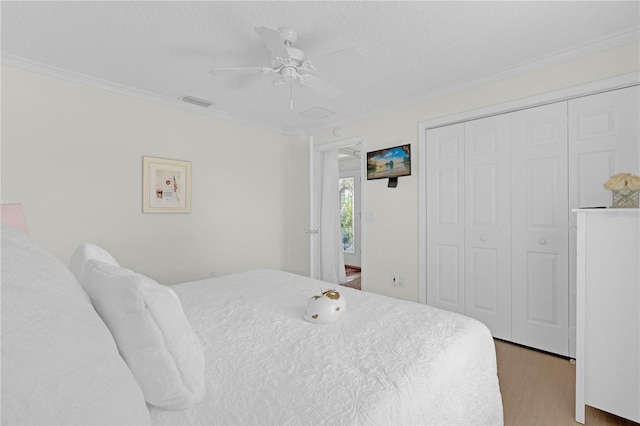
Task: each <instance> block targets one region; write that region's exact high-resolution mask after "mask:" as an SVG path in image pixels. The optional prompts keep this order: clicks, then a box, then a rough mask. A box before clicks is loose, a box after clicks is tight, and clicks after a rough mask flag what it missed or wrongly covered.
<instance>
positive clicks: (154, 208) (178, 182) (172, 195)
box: [142, 157, 191, 213]
mask: <svg viewBox="0 0 640 426" xmlns="http://www.w3.org/2000/svg"><path fill="white" fill-rule="evenodd" d="M142 213H191V162H190V161H181V160H169V159H167V158H157V157H142Z"/></svg>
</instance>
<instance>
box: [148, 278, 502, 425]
mask: <svg viewBox="0 0 640 426" xmlns="http://www.w3.org/2000/svg"><path fill="white" fill-rule="evenodd" d="M330 287H331V285H330V284H327V283H322V282H320V281H315V280H312V279H309V278H305V277H302V276H298V275H293V274H289V273H284V272H279V271H272V270H262V271H251V272H245V273H241V274H234V275H229V276H225V277H220V278H213V279H210V280H204V281H198V282H192V283H185V284H179V285H176V286H173V288H174V289H175V291H176V292H177V294H178V296H179V297H180V299H181V301H182V303H183V307H184V311H185V313H186V315H187V318H188V319H189V321H190V322H191V324H192V325H193V328H194V330H195V332H196V333H197V334H198V336H199V338H200V340H201V342H202V345H203V349H204V351H205V356H206V372H205V374H206V386H207V390H206V396H205V398H204V400H203V401H202V402H201V403H199V404H197V405H196V406H194V407H192V408H190V409H187V410H183V411H168V410H162V409H157V408H154V407H149V409H150V412H151V422H152V424H296V425H301V424H438V425H441V424H502V422H503V417H502V401H501V396H500V389H499V386H498V378H497V373H496V358H495V349H494V344H493V340H492V338H491V334H490V332H489V330H488V329H487V328H486V327H485V326H484V325H482V324H481V323H480V322H478V321H476V320H473V319H470V318H467V317H464V316H461V315H458V314H454V313H450V312H445V311H442V310H438V309H435V308H431V307H428V306H425V305H421V304H418V303H412V302H406V301H400V300H396V299H392V298H388V297H383V296H379V295H375V294H371V293H367V292H360V291H358V290H353V289H350V288H343V287H340V288H339V290H340V292H341V293H342V294H343V296H344V297H345V298H346V301H347V312H346V313H345V314H344V315H343V316H342V318H340V320H338V321H337V322H335V323H332V324H326V325H318V324H311V323H308V322H306V321H304V320H303V318H302V316H303V313H304V309H305V307H306V304H307V301H308V299H309V298H310V297H311V296H313V295H315V294H319V293H320V291H321V290H323V289H327V288H330Z"/></svg>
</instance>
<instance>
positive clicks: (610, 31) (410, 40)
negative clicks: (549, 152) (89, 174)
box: [1, 1, 640, 130]
mask: <svg viewBox="0 0 640 426" xmlns="http://www.w3.org/2000/svg"><path fill="white" fill-rule="evenodd" d="M639 5H640V2H638V1H624V2H616V1H602V2H599V1H587V2H578V1H566V2H538V1H535V2H519V1H518V2H515V1H499V2H444V1H442V2H437V1H428V2H419V1H418V2H415V1H414V2H405V1H397V2H370V1H353V2H352V1H340V2H335V1H330V2H329V1H302V2H286V1H262V2H243V1H228V2H214V1H193V2H192V1H170V2H155V1H154V2H152V1H149V2H116V1H106V2H100V1H90V2H83V1H72V2H60V1H47V2H27V1H16V2H12V1H2V3H1V15H2V55H3V62H5V63H11V64H16V63H21V61H22V62H24V63H30V64H31V65H33V64H34V63H36V64H42V65H46V66H48V67H54V68H57V69H61V70H65V71H69V72H70V74H73V75H76V76H77V75H82V76H87V77H89V78H90V79H95V80H96V81H98V80H103V81H106V82H109V83H113V84H114V86H115V87H119V88H120V89H122V88H130V89H131V90H132V92H136V93H148V94H151V95H152V96H157V97H158V99H164V100H166V101H169V102H178V101H177V99H178V98H179V97H181V96H184V95H189V96H194V97H197V98H202V99H208V100H211V101H213V102H214V105H212V106H211V107H209V108H208V110H210V111H212V112H214V113H220V114H223V115H225V116H233V117H238V118H241V119H243V120H248V121H251V122H255V123H259V124H261V125H267V126H270V127H274V128H278V129H283V130H298V129H305V130H312V129H316V128H320V127H324V126H328V125H332V124H335V123H340V122H343V121H346V120H349V119H351V118H353V117H356V116H360V115H362V114H366V113H369V112H372V111H375V110H379V109H383V108H388V107H391V106H394V105H398V104H403V103H407V102H411V101H412V100H416V99H419V98H421V97H426V96H428V95H430V94H433V93H436V92H439V91H442V90H445V89H448V88H452V87H455V86H458V85H462V84H465V83H468V82H472V81H475V80H478V79H480V78H484V77H490V76H492V75H495V74H497V73H504V72H507V71H508V70H513V69H514V68H519V67H524V66H526V65H528V64H531V63H533V62H536V61H541V60H546V59H548V58H549V57H553V56H556V55H561V54H564V53H566V52H568V51H572V50H574V49H580V48H585V47H587V46H589V45H593V44H594V43H599V44H600V45H604V44H606V42H607V41H609V42H610V41H611V40H624V41H630V40H632V39H636V40H637V38H638V32H639V20H640V18H639V16H640V10H639ZM258 26H266V27H270V28H279V27H282V26H288V27H291V28H294V29H295V30H297V31H298V33H299V37H298V41H297V43H296V45H295V46H296V47H297V48H299V49H302V50H303V51H304V52H305V53H306V55H307V56H308V58H310V60H311V62H312V63H313V64H314V66H315V67H316V68H317V71H316V72H315V73H314V75H316V76H317V77H319V78H322V79H323V80H325V81H327V82H330V83H331V84H333V85H334V86H336V87H338V88H339V89H340V90H341V91H342V93H341V95H340V96H338V97H337V98H335V99H327V98H325V97H323V96H321V95H319V94H317V93H315V92H312V91H311V90H310V89H308V88H306V87H303V86H301V85H299V84H295V85H294V86H293V101H294V109H293V110H290V109H289V97H290V92H289V87H288V86H278V85H273V84H272V81H273V80H275V78H276V77H278V76H277V75H275V74H256V75H224V76H214V75H211V74H210V73H209V71H210V70H211V69H212V68H221V67H237V66H268V65H269V63H270V57H269V51H268V50H267V49H266V48H265V46H264V45H263V44H262V42H261V40H260V38H259V37H258V35H257V34H256V32H255V31H254V28H255V27H258ZM347 48H355V50H357V52H359V53H360V54H359V55H355V56H354V55H351V54H349V55H344V54H343V55H340V54H334V55H332V54H331V52H336V51H340V50H343V49H347ZM351 52H353V50H352V51H351ZM343 53H344V52H343ZM327 54H328V55H327ZM309 110H310V111H309ZM305 111H307V112H308V113H307V114H301V113H304V112H305ZM324 111H328V112H327V114H328V116H327V117H325V118H317V117H316V118H314V117H313V116H315V114H313V113H317V112H324ZM309 115H310V116H312V117H309Z"/></svg>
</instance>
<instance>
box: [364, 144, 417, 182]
mask: <svg viewBox="0 0 640 426" xmlns="http://www.w3.org/2000/svg"><path fill="white" fill-rule="evenodd" d="M410 175H411V145H410V144H407V145H400V146H394V147H393V148H385V149H379V150H377V151H371V152H367V180H372V179H388V178H389V179H393V182H394V183H396V184H397V179H398V178H399V177H401V176H410ZM389 182H390V184H391V182H392V181H389ZM390 186H391V185H390Z"/></svg>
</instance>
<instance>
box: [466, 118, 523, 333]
mask: <svg viewBox="0 0 640 426" xmlns="http://www.w3.org/2000/svg"><path fill="white" fill-rule="evenodd" d="M509 122H510V118H509V114H502V115H498V116H495V117H488V118H483V119H480V120H474V121H470V122H467V123H465V147H464V152H465V171H464V175H465V185H464V187H465V201H464V206H465V208H464V217H465V255H464V257H465V272H464V280H465V292H464V293H465V313H466V315H468V316H470V317H473V318H476V319H478V320H480V321H482V322H483V323H484V324H486V325H487V326H488V327H489V329H490V330H491V332H492V334H493V336H494V337H498V338H501V339H506V340H510V339H511V167H510V154H509V151H510V150H509V133H510V126H509Z"/></svg>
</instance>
